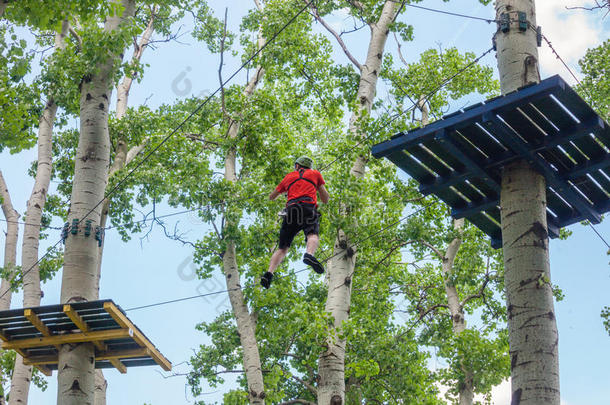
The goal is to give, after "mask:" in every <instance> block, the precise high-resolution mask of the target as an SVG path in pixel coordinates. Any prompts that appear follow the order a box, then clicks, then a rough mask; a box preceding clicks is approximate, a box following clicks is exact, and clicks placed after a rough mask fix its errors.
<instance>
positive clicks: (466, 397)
mask: <svg viewBox="0 0 610 405" xmlns="http://www.w3.org/2000/svg"><path fill="white" fill-rule="evenodd" d="M453 226H454V228H455V229H456V230H457V231H458V232H459V231H461V230H462V229H463V227H464V219H456V220H454V221H453ZM461 245H462V239H461V237H456V238H454V239H453V240H452V241H451V242H450V243H449V246H448V247H447V251H446V252H445V255H444V256H443V258H442V260H443V264H442V273H443V285H444V287H445V295H446V296H447V306H448V307H449V313H450V314H451V324H452V327H453V334H454V335H456V336H459V335H460V334H461V333H462V332H464V330H466V319H465V315H464V307H463V305H462V303H461V302H460V296H459V294H458V291H457V288H456V287H455V285H454V284H453V283H452V282H451V277H452V275H453V264H454V263H455V258H456V256H457V253H458V251H459V250H460V246H461ZM460 367H461V369H462V372H463V373H464V381H462V382H461V383H460V386H459V387H458V388H459V404H460V405H472V403H473V401H474V385H473V384H474V381H473V378H474V370H469V369H468V368H467V367H466V366H465V364H464V362H463V360H462V359H460Z"/></svg>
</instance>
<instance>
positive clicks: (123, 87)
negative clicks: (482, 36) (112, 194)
mask: <svg viewBox="0 0 610 405" xmlns="http://www.w3.org/2000/svg"><path fill="white" fill-rule="evenodd" d="M154 13H155V9H153V10H152V12H151V17H150V20H149V21H148V25H147V26H146V29H145V30H144V33H143V34H142V37H141V38H140V41H139V42H138V43H137V44H136V45H135V49H134V53H133V56H132V58H131V61H132V63H133V64H135V63H137V62H139V61H140V59H141V58H142V54H143V53H144V49H146V47H147V46H148V44H149V43H150V39H151V37H152V34H153V32H154V20H155V15H154ZM134 77H135V72H131V75H126V76H125V77H124V78H123V81H122V82H121V83H120V84H119V86H118V87H117V105H116V118H117V120H120V119H123V117H124V116H125V114H126V113H127V106H128V102H129V92H130V90H131V85H132V84H133V79H134ZM136 148H139V149H138V152H136V153H134V154H131V155H130V154H129V152H128V150H127V143H126V141H125V140H124V139H119V140H118V142H117V151H116V154H115V156H114V160H113V162H112V165H111V167H110V170H109V171H108V180H110V178H111V177H112V176H113V175H114V174H115V173H116V172H118V171H119V170H121V169H123V168H124V167H125V166H127V165H128V164H129V162H130V161H131V160H132V159H133V158H134V157H135V156H137V154H138V153H139V151H141V150H142V149H143V147H136ZM134 149H135V148H134ZM109 210H110V199H106V200H104V203H103V204H102V215H101V218H100V227H102V228H105V227H106V224H107V222H108V212H109ZM98 249H99V250H98V253H97V273H96V275H95V291H96V293H97V296H96V299H99V292H100V278H101V276H102V259H103V253H104V245H103V244H102V245H101V246H99V248H98ZM107 388H108V382H107V381H106V379H105V378H104V373H103V371H102V370H95V399H94V405H105V404H106V389H107Z"/></svg>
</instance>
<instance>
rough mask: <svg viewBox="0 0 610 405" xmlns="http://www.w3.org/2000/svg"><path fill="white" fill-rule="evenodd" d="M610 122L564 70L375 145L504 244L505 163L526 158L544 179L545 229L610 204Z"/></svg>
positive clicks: (555, 231)
mask: <svg viewBox="0 0 610 405" xmlns="http://www.w3.org/2000/svg"><path fill="white" fill-rule="evenodd" d="M609 152H610V128H609V127H608V124H607V123H605V122H604V121H603V120H602V119H601V118H600V117H599V116H598V115H597V114H596V113H595V112H594V111H593V110H592V109H591V108H590V107H589V106H588V105H587V103H585V101H583V99H582V98H581V97H580V96H579V95H578V94H577V93H576V92H575V91H574V90H573V89H572V88H571V87H570V86H569V85H568V84H566V83H565V82H564V81H563V80H562V79H561V78H560V77H559V76H553V77H551V78H548V79H546V80H543V81H542V82H540V83H538V84H536V85H533V86H529V87H525V88H522V89H520V90H518V91H516V92H513V93H511V94H508V95H505V96H501V97H497V98H494V99H491V100H488V101H486V102H484V103H479V104H477V105H473V106H471V107H469V108H467V109H464V110H460V111H458V112H456V113H453V114H450V115H448V116H445V117H443V119H441V120H438V121H435V122H434V123H432V124H430V125H428V126H426V127H424V128H419V129H415V130H412V131H409V132H408V133H400V134H398V135H396V136H394V137H392V139H390V140H388V141H385V142H382V143H379V144H377V145H374V146H373V155H374V156H375V157H377V158H381V157H387V158H388V159H389V160H391V161H392V162H394V163H395V164H396V165H397V166H398V167H400V168H401V169H402V170H404V171H405V172H407V173H408V174H409V175H411V177H413V178H414V179H415V180H417V181H418V182H419V183H420V191H421V192H422V193H423V194H425V195H427V194H435V195H436V196H438V197H439V198H440V199H441V200H443V201H444V202H446V203H447V204H448V205H449V206H450V207H451V209H452V211H451V212H452V215H453V216H454V217H455V218H463V217H465V218H467V219H469V220H470V222H472V223H473V224H475V225H476V226H477V227H478V228H479V229H481V230H482V231H483V232H485V233H486V234H487V235H489V236H490V237H491V239H492V245H493V246H494V247H501V241H502V232H501V227H500V208H499V204H500V179H501V168H502V167H503V166H504V165H506V164H507V163H509V162H511V161H513V160H515V159H517V158H523V159H526V160H527V161H528V162H529V163H530V164H531V165H532V166H533V167H534V168H535V169H536V170H538V171H539V172H540V173H542V174H543V175H544V176H545V178H546V182H547V192H546V196H547V206H548V215H547V220H548V232H549V236H551V237H557V236H558V235H559V229H560V228H562V227H565V226H567V225H571V224H573V223H575V222H579V221H582V220H589V221H591V222H592V223H599V222H600V220H601V215H602V214H603V213H605V212H608V211H610V153H609Z"/></svg>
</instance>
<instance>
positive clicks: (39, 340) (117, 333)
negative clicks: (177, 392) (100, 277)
mask: <svg viewBox="0 0 610 405" xmlns="http://www.w3.org/2000/svg"><path fill="white" fill-rule="evenodd" d="M0 339H1V340H2V341H3V343H2V348H3V349H6V350H9V349H11V350H15V351H17V352H18V353H19V354H20V355H21V356H22V357H23V358H24V364H27V365H32V366H35V367H37V368H39V369H40V370H41V371H42V372H43V373H45V374H47V375H50V373H51V372H52V370H57V366H58V350H59V348H60V347H61V345H62V344H69V343H86V342H89V343H92V344H93V345H94V346H95V368H112V367H114V368H116V369H117V370H119V371H120V372H121V373H125V372H126V371H127V368H129V367H135V366H149V365H156V364H158V365H159V366H161V367H162V368H163V369H164V370H166V371H170V370H171V366H172V365H171V363H170V362H169V360H167V359H166V358H165V357H164V356H163V355H162V354H161V353H160V352H159V350H157V348H156V347H155V346H154V345H153V344H152V343H151V342H150V340H148V338H147V337H146V336H145V335H144V334H143V333H142V332H141V331H140V329H138V328H137V327H136V326H135V325H134V324H133V323H132V322H131V321H130V320H129V318H127V316H126V315H125V313H124V312H123V311H122V310H121V309H120V308H119V307H118V306H117V305H116V304H115V303H114V302H113V301H112V300H99V301H90V302H79V303H71V304H66V305H47V306H42V307H36V308H25V309H14V310H9V311H0Z"/></svg>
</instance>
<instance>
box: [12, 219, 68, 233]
mask: <svg viewBox="0 0 610 405" xmlns="http://www.w3.org/2000/svg"><path fill="white" fill-rule="evenodd" d="M0 221H2V222H6V223H7V224H17V225H29V226H39V227H40V228H42V229H41V230H43V231H44V230H46V229H55V230H57V231H61V230H62V229H63V227H61V226H51V225H40V224H32V223H29V222H21V221H10V220H8V219H4V218H0Z"/></svg>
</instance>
